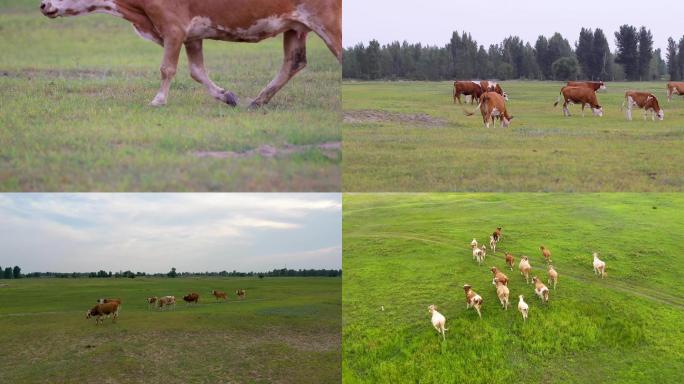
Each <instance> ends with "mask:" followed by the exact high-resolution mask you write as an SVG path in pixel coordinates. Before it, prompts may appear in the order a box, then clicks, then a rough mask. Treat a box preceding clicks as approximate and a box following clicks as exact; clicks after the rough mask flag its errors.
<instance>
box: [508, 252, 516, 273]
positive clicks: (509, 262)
mask: <svg viewBox="0 0 684 384" xmlns="http://www.w3.org/2000/svg"><path fill="white" fill-rule="evenodd" d="M514 263H515V257H513V255H512V254H510V253H508V252H506V264H507V265H508V267H509V268H510V269H511V271H512V270H513V264H514Z"/></svg>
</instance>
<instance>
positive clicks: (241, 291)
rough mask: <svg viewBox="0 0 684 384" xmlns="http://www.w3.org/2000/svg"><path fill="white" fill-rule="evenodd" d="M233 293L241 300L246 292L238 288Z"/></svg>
mask: <svg viewBox="0 0 684 384" xmlns="http://www.w3.org/2000/svg"><path fill="white" fill-rule="evenodd" d="M235 294H236V295H237V297H239V298H240V300H242V299H244V298H245V295H246V294H247V293H246V292H245V290H244V289H238V290H236V291H235Z"/></svg>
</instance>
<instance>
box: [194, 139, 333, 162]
mask: <svg viewBox="0 0 684 384" xmlns="http://www.w3.org/2000/svg"><path fill="white" fill-rule="evenodd" d="M341 148H342V143H341V142H339V141H331V142H326V143H322V144H310V145H293V144H286V145H284V146H282V147H275V146H272V145H268V144H265V145H262V146H259V147H258V148H255V149H250V150H247V151H241V152H234V151H194V152H192V153H191V155H192V156H194V157H199V158H204V157H208V158H213V159H242V158H249V157H256V156H260V157H264V158H273V157H283V156H290V155H293V154H298V153H303V152H306V151H308V150H311V149H317V150H320V151H321V152H322V153H323V155H324V156H326V157H328V158H331V159H332V158H336V157H337V156H338V153H339V152H340V150H341Z"/></svg>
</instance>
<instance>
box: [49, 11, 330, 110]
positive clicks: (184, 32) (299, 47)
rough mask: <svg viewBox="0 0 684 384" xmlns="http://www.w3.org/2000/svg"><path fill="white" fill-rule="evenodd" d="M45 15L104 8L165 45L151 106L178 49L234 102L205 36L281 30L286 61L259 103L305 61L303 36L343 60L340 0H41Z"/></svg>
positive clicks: (213, 91) (242, 36)
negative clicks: (219, 81)
mask: <svg viewBox="0 0 684 384" xmlns="http://www.w3.org/2000/svg"><path fill="white" fill-rule="evenodd" d="M40 9H41V12H42V13H43V15H45V16H47V17H49V18H51V19H52V18H56V17H60V16H77V15H85V14H90V13H107V14H110V15H113V16H117V17H121V18H123V19H125V20H127V21H129V22H130V23H132V24H133V28H134V29H135V31H136V32H137V33H138V35H140V36H141V37H143V38H145V39H147V40H151V41H152V42H155V43H157V44H159V45H161V46H162V47H163V48H164V54H163V58H162V63H161V67H160V72H161V79H162V81H161V87H160V88H159V92H158V93H157V95H156V96H155V97H154V99H153V100H152V102H151V103H150V105H153V106H160V105H164V104H166V101H167V97H168V93H169V87H170V85H171V80H172V79H173V77H174V75H175V74H176V69H177V68H176V67H177V65H178V57H179V55H180V51H181V48H182V47H183V45H185V51H186V53H187V56H188V63H189V65H190V76H191V77H192V78H193V80H195V81H197V82H199V83H201V84H202V85H204V86H205V87H206V89H207V91H208V92H209V94H210V95H211V96H212V97H214V98H215V99H217V100H219V101H222V102H224V103H226V104H229V105H232V106H235V105H237V102H238V100H237V96H236V95H235V94H234V93H232V92H230V91H227V90H225V89H223V88H220V87H218V86H217V85H216V84H214V82H213V81H211V80H210V79H209V76H208V75H207V71H206V69H205V67H204V58H203V53H202V41H203V39H211V40H223V41H235V42H249V43H256V42H259V41H262V40H264V39H268V38H271V37H274V36H277V35H279V34H281V33H283V34H284V38H283V46H284V61H283V65H282V67H281V69H280V72H279V73H278V75H277V76H276V77H275V78H274V79H273V80H272V81H271V82H270V83H269V84H268V85H267V86H266V87H265V88H264V89H263V90H262V91H261V92H260V93H259V95H258V96H257V97H256V98H255V99H254V101H252V103H251V107H259V106H262V105H264V104H266V103H268V102H269V100H270V99H271V98H272V97H273V96H274V95H275V94H276V93H277V92H278V91H279V90H280V89H281V88H282V87H283V86H284V85H285V84H286V83H287V82H288V81H289V80H290V79H291V78H292V77H293V76H294V75H295V74H297V73H298V72H299V71H300V70H302V69H303V68H304V67H305V66H306V35H307V33H308V32H310V31H313V32H314V33H316V34H317V35H318V36H320V37H321V39H323V41H324V42H325V44H326V45H327V46H328V48H329V49H330V51H331V52H332V53H333V54H334V55H335V57H337V59H338V60H339V61H340V62H341V61H342V26H341V20H342V1H341V0H279V1H272V0H252V1H249V2H246V1H238V0H223V1H193V0H176V1H164V0H42V1H41V5H40Z"/></svg>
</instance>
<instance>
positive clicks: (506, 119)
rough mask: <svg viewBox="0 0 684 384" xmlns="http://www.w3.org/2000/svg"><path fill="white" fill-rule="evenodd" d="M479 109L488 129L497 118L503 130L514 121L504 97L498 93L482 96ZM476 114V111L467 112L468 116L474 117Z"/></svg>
mask: <svg viewBox="0 0 684 384" xmlns="http://www.w3.org/2000/svg"><path fill="white" fill-rule="evenodd" d="M477 109H479V110H480V113H481V114H482V121H483V122H484V125H485V127H487V128H489V124H491V123H494V119H496V118H499V119H500V120H501V127H502V128H508V126H510V124H511V120H513V116H510V115H509V114H508V111H507V110H506V101H505V100H504V98H503V96H501V95H499V94H498V93H496V92H486V93H484V94H482V96H480V103H479V104H478V105H477V108H476V110H477ZM474 114H475V111H472V112H467V111H466V112H465V115H466V116H472V115H474Z"/></svg>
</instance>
